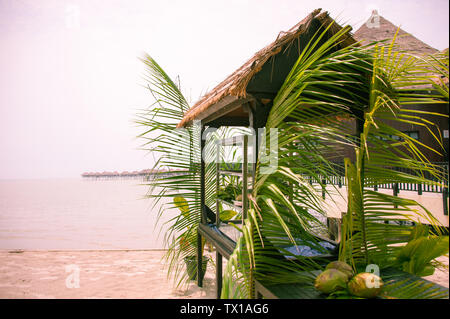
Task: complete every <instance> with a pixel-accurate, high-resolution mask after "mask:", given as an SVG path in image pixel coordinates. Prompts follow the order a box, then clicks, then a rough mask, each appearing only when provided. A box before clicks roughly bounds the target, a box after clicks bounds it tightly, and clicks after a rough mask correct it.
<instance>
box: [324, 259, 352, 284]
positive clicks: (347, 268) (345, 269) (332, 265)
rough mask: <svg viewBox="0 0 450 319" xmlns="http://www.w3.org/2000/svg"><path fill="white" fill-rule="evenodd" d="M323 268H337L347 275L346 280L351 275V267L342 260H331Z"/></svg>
mask: <svg viewBox="0 0 450 319" xmlns="http://www.w3.org/2000/svg"><path fill="white" fill-rule="evenodd" d="M325 269H337V270H339V271H341V272H343V273H344V274H346V275H347V278H348V280H350V278H352V277H353V269H352V267H351V266H350V265H349V264H347V263H345V262H343V261H333V262H331V263H329V264H328V265H327V267H326V268H325Z"/></svg>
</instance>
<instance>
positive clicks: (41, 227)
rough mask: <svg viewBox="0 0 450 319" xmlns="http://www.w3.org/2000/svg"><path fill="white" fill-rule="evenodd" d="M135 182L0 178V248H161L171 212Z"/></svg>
mask: <svg viewBox="0 0 450 319" xmlns="http://www.w3.org/2000/svg"><path fill="white" fill-rule="evenodd" d="M143 183H144V182H143V181H142V180H139V179H111V180H84V179H82V178H73V179H41V180H0V249H4V250H5V249H6V250H121V249H129V250H139V249H164V248H165V244H164V242H165V241H164V237H165V234H166V233H167V227H168V226H167V223H166V222H167V221H169V220H170V219H171V218H173V217H174V216H175V214H176V212H175V211H174V210H173V209H164V210H163V214H162V217H161V218H160V219H159V221H158V210H159V208H160V206H157V207H154V205H153V200H152V199H148V198H145V195H146V194H147V192H148V190H149V187H148V186H145V185H142V184H143Z"/></svg>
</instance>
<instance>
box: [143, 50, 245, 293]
mask: <svg viewBox="0 0 450 319" xmlns="http://www.w3.org/2000/svg"><path fill="white" fill-rule="evenodd" d="M141 61H142V62H143V63H144V64H145V66H146V75H145V80H146V81H147V86H146V88H148V90H149V91H150V93H151V95H152V97H153V99H154V103H153V104H151V105H150V106H149V107H148V108H147V109H144V110H142V112H141V113H139V114H138V115H137V119H136V120H135V123H137V124H138V125H140V126H142V127H143V128H144V132H142V133H141V134H140V135H139V136H138V137H139V138H141V139H143V140H144V143H143V145H142V149H143V150H145V151H146V152H149V153H151V154H152V155H154V156H157V157H158V159H157V161H156V162H155V164H154V167H153V168H152V170H164V171H169V172H170V171H172V172H173V171H179V172H181V174H173V175H171V174H154V175H153V176H152V178H150V179H149V180H148V181H147V182H146V183H145V184H144V185H145V186H146V187H148V188H149V189H148V192H147V195H146V197H147V198H148V199H152V200H153V202H152V210H153V212H154V213H155V214H157V220H158V223H161V217H163V216H167V215H169V214H172V215H171V216H173V213H172V212H173V211H175V212H178V213H176V214H175V216H173V217H171V218H169V220H167V221H165V222H164V225H167V226H168V227H167V228H166V229H167V232H166V233H165V234H164V242H165V245H166V246H167V253H166V254H165V256H164V260H165V261H166V264H167V266H168V270H167V274H168V277H172V278H173V280H174V282H175V283H176V286H177V287H178V286H181V285H183V284H186V283H188V279H189V276H188V273H187V272H186V271H185V265H184V260H185V259H186V258H190V257H192V256H196V254H197V236H198V235H197V227H198V225H199V223H200V220H201V209H200V161H199V159H200V156H201V154H200V131H199V128H198V127H196V126H193V127H188V128H186V129H176V125H177V124H178V122H180V120H181V119H182V118H183V115H184V113H185V112H186V111H187V110H188V109H189V103H188V101H187V100H186V98H185V97H184V96H183V94H182V93H181V90H180V87H179V83H178V84H177V83H176V82H175V81H173V80H172V79H171V78H170V77H169V76H168V75H167V74H166V72H165V71H164V70H163V69H162V68H161V67H160V66H159V65H158V63H157V62H156V61H155V60H154V59H153V58H152V57H151V56H149V55H145V56H144V57H143V58H142V59H141ZM242 132H245V129H239V128H222V129H219V130H217V131H215V132H211V133H210V134H209V135H208V140H207V143H206V145H205V151H204V158H205V160H206V183H205V189H206V192H205V193H206V203H207V205H208V206H209V207H214V206H215V203H216V194H215V191H216V184H215V177H216V165H215V163H214V161H213V160H212V159H214V158H215V156H216V154H215V140H217V139H219V138H225V137H230V136H233V135H236V134H241V133H242ZM222 156H223V157H226V156H225V155H222ZM230 157H231V159H232V160H236V157H237V154H236V153H235V152H230ZM193 261H194V262H196V259H195V258H193Z"/></svg>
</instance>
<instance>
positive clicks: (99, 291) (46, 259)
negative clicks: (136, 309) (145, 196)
mask: <svg viewBox="0 0 450 319" xmlns="http://www.w3.org/2000/svg"><path fill="white" fill-rule="evenodd" d="M163 254H164V251H161V250H159V251H158V250H153V251H152V250H141V251H119V250H115V251H105V250H103V251H102V250H99V251H6V250H3V251H0V298H45V299H50V298H77V299H78V298H101V299H104V298H162V299H171V298H186V299H188V298H205V299H207V298H215V297H216V292H215V279H214V278H215V277H214V275H215V273H214V268H213V267H211V266H209V267H208V270H207V273H206V275H205V279H204V287H203V288H199V287H197V285H196V284H195V282H193V281H191V282H190V283H189V285H188V286H187V287H186V288H185V289H175V288H174V286H173V281H172V280H168V279H167V276H166V269H165V268H164V264H163V262H162V260H161V258H162V256H163ZM439 260H440V261H442V262H444V263H446V264H447V265H448V257H441V258H440V259H439ZM71 265H76V267H78V269H79V288H67V285H66V281H68V282H69V286H70V285H71V284H72V285H73V283H74V281H72V280H70V279H71V278H73V277H70V276H73V275H74V274H75V271H74V270H73V269H74V268H73V267H74V266H71ZM66 270H69V271H68V272H66ZM68 277H69V279H67V278H68ZM427 279H428V280H431V281H433V282H436V283H438V284H440V285H442V286H445V287H448V286H449V276H448V270H447V271H440V270H436V272H435V274H434V275H433V276H430V277H427Z"/></svg>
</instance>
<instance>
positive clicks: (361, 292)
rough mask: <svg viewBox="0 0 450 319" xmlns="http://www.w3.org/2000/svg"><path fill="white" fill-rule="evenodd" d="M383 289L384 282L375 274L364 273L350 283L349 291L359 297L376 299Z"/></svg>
mask: <svg viewBox="0 0 450 319" xmlns="http://www.w3.org/2000/svg"><path fill="white" fill-rule="evenodd" d="M382 288H383V281H382V280H381V278H380V277H378V276H377V275H375V274H372V273H368V272H362V273H359V274H357V275H356V276H355V277H353V278H352V279H351V280H350V282H349V283H348V291H349V292H350V293H351V294H352V295H354V296H357V297H363V298H375V297H376V296H378V294H379V293H380V292H381V289H382Z"/></svg>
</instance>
